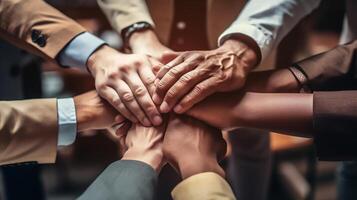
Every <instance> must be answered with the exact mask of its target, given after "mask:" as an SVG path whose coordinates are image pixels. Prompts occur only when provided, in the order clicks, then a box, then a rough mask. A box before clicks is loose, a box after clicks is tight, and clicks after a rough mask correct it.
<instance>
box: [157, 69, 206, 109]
mask: <svg viewBox="0 0 357 200" xmlns="http://www.w3.org/2000/svg"><path fill="white" fill-rule="evenodd" d="M207 76H208V73H205V71H204V70H199V69H198V70H194V71H190V72H188V73H186V74H184V75H183V76H181V78H180V79H179V80H178V81H177V82H176V83H174V85H173V86H172V87H171V88H170V89H169V90H168V91H167V93H166V95H165V97H164V100H163V103H162V104H161V106H160V111H161V112H163V113H167V112H169V111H170V110H171V109H172V108H173V107H174V106H175V105H176V103H177V102H178V101H179V100H180V99H181V98H182V97H183V96H184V95H186V94H187V93H188V92H189V91H191V90H192V88H194V87H195V85H196V84H198V83H199V82H201V81H202V80H204V79H206V78H207Z"/></svg>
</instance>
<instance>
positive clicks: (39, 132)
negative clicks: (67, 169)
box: [0, 99, 58, 165]
mask: <svg viewBox="0 0 357 200" xmlns="http://www.w3.org/2000/svg"><path fill="white" fill-rule="evenodd" d="M57 137H58V132H57V105H56V99H38V100H21V101H0V165H5V164H13V163H21V162H31V161H36V162H38V163H53V162H55V159H56V151H57Z"/></svg>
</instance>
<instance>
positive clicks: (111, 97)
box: [97, 86, 138, 123]
mask: <svg viewBox="0 0 357 200" xmlns="http://www.w3.org/2000/svg"><path fill="white" fill-rule="evenodd" d="M97 91H98V94H99V95H100V96H101V97H103V98H104V99H106V100H107V101H108V102H109V103H110V104H111V105H112V106H113V107H114V108H115V109H116V110H118V111H119V113H120V114H122V115H123V116H124V117H125V118H127V119H128V120H130V121H132V122H134V123H137V122H138V120H137V119H136V117H134V115H132V113H131V112H130V111H129V110H128V109H127V108H126V107H125V105H124V104H123V103H122V101H121V99H120V97H119V95H118V93H117V92H116V91H115V90H114V89H113V88H111V87H108V86H104V87H103V88H101V89H97Z"/></svg>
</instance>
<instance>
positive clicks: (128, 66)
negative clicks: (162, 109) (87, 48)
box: [87, 45, 162, 126]
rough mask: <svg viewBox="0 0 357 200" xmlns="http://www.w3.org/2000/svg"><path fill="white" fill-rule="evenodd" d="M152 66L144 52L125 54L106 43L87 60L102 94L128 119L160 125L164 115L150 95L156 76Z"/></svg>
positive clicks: (145, 123)
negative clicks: (141, 53)
mask: <svg viewBox="0 0 357 200" xmlns="http://www.w3.org/2000/svg"><path fill="white" fill-rule="evenodd" d="M151 65H152V64H151V63H150V61H149V60H148V58H147V57H146V56H144V55H137V54H122V53H119V52H118V51H116V50H114V49H112V48H110V47H108V46H106V45H105V46H102V47H101V48H99V49H98V50H97V51H96V52H94V53H93V54H92V55H91V56H90V58H89V59H88V63H87V66H88V69H89V71H90V72H91V74H92V75H93V77H94V78H95V86H96V89H97V91H98V94H99V95H100V96H101V97H103V98H104V99H106V100H107V101H108V102H109V103H110V104H111V105H112V106H114V107H115V108H116V109H117V110H118V111H119V112H120V113H121V114H122V115H123V116H124V117H125V118H127V119H128V120H130V121H132V122H134V123H136V122H138V121H139V122H140V123H141V124H143V125H144V126H151V125H155V126H156V125H159V124H161V122H162V118H161V116H160V113H159V111H158V110H157V108H156V106H155V104H154V102H153V101H152V99H151V96H150V94H152V92H153V90H154V85H153V83H154V79H155V75H154V74H153V72H152V69H151Z"/></svg>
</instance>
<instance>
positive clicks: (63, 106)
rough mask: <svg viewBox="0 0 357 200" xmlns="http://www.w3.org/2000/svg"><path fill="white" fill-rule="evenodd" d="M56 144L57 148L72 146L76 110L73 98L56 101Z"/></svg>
mask: <svg viewBox="0 0 357 200" xmlns="http://www.w3.org/2000/svg"><path fill="white" fill-rule="evenodd" d="M57 115H58V142H57V146H67V145H71V144H73V142H74V141H75V140H76V136H77V118H76V108H75V106H74V101H73V98H64V99H57Z"/></svg>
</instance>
